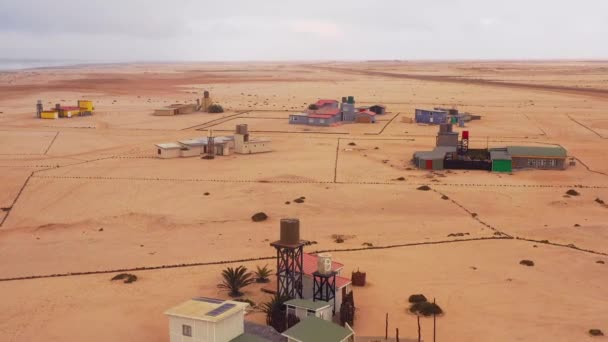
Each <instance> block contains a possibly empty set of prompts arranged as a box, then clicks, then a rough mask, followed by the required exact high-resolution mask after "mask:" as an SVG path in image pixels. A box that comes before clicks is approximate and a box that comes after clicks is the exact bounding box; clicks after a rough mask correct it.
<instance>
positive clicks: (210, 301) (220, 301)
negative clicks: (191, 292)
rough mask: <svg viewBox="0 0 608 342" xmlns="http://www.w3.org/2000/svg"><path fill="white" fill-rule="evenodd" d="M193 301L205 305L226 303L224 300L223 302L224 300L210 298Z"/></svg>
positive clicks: (199, 298)
mask: <svg viewBox="0 0 608 342" xmlns="http://www.w3.org/2000/svg"><path fill="white" fill-rule="evenodd" d="M192 300H197V301H199V302H205V303H211V304H222V303H223V302H224V300H222V299H215V298H209V297H198V298H192Z"/></svg>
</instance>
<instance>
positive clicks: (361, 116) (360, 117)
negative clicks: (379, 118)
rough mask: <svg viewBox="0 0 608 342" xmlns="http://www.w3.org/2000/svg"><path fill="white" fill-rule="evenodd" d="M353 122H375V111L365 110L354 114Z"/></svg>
mask: <svg viewBox="0 0 608 342" xmlns="http://www.w3.org/2000/svg"><path fill="white" fill-rule="evenodd" d="M355 122H357V123H375V122H376V113H374V112H372V111H370V110H366V111H362V112H358V113H356V114H355Z"/></svg>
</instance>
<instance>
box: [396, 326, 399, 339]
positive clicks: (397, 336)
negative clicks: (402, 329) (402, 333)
mask: <svg viewBox="0 0 608 342" xmlns="http://www.w3.org/2000/svg"><path fill="white" fill-rule="evenodd" d="M396 339H397V342H399V328H397V335H396Z"/></svg>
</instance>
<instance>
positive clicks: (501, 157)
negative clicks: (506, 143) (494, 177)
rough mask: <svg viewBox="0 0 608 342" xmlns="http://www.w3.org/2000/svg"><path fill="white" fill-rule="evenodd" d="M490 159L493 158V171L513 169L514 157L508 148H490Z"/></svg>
mask: <svg viewBox="0 0 608 342" xmlns="http://www.w3.org/2000/svg"><path fill="white" fill-rule="evenodd" d="M490 159H491V160H492V172H512V171H513V163H512V158H511V155H510V154H509V153H508V152H507V150H506V149H492V150H490Z"/></svg>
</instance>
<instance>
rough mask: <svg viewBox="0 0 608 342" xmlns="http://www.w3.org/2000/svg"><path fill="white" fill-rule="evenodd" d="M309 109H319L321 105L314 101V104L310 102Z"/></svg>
mask: <svg viewBox="0 0 608 342" xmlns="http://www.w3.org/2000/svg"><path fill="white" fill-rule="evenodd" d="M308 109H310V110H317V109H319V106H317V105H316V104H314V103H312V104H310V106H308Z"/></svg>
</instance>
